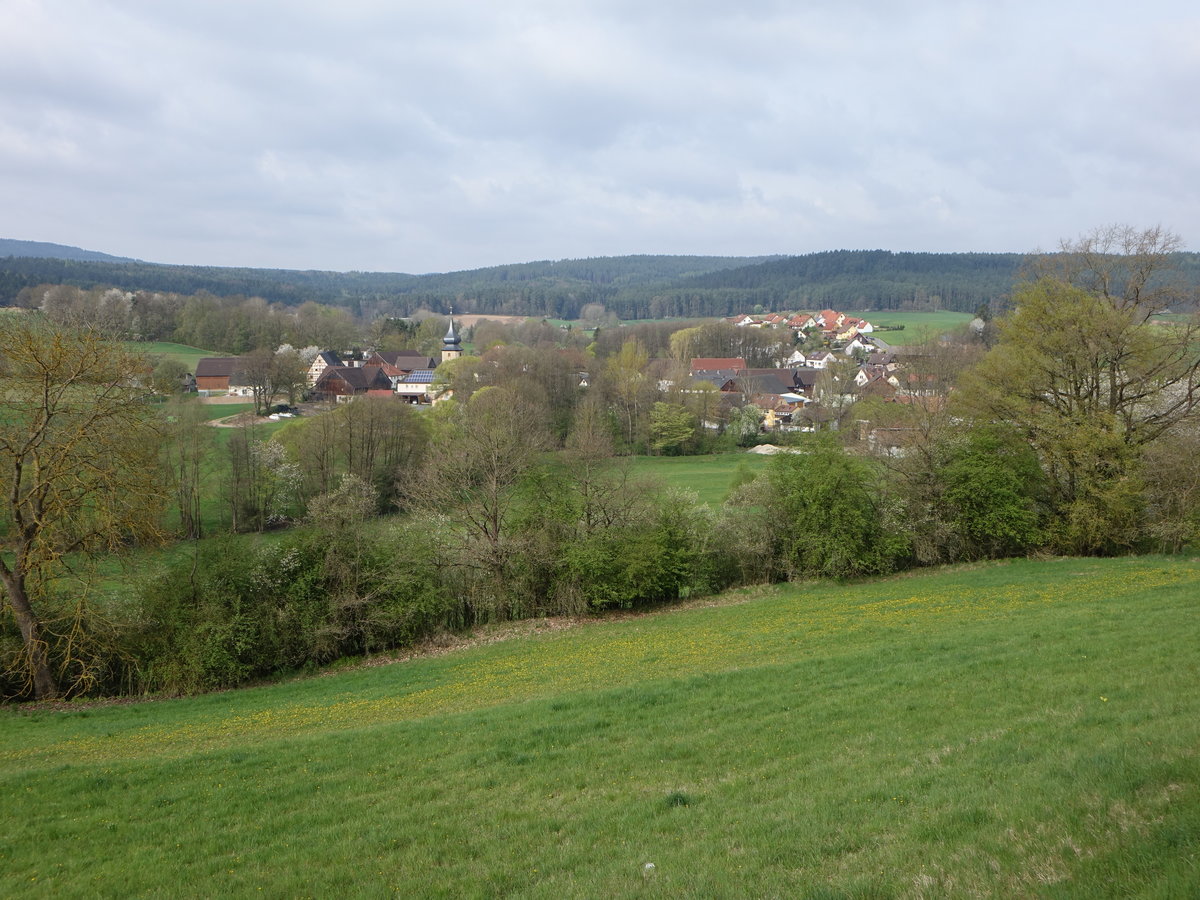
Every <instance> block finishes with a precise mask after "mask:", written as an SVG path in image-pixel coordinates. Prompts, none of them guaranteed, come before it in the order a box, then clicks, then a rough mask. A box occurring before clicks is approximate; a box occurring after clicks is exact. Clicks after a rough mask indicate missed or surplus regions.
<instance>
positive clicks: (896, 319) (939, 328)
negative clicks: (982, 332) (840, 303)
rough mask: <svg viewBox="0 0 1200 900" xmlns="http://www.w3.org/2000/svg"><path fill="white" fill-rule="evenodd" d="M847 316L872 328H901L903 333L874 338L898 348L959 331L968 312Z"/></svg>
mask: <svg viewBox="0 0 1200 900" xmlns="http://www.w3.org/2000/svg"><path fill="white" fill-rule="evenodd" d="M847 315H851V316H858V317H860V318H863V319H866V320H867V321H868V322H870V323H871V324H872V325H874V326H875V327H876V328H878V327H879V326H881V325H882V326H899V325H903V326H904V330H903V331H877V332H875V336H876V337H879V338H881V339H882V340H884V341H886V342H887V343H889V344H892V345H895V346H901V345H904V344H919V343H921V342H922V341H925V340H929V339H931V338H933V339H936V338H938V337H940V336H941V335H942V334H945V333H946V332H947V331H953V330H955V329H957V328H962V327H963V326H964V325H966V324H967V323H968V322H970V321H971V319H973V318H975V317H974V316H972V315H971V314H970V313H960V312H946V311H939V312H894V311H886V312H850V313H847Z"/></svg>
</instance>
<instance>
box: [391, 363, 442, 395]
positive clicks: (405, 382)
mask: <svg viewBox="0 0 1200 900" xmlns="http://www.w3.org/2000/svg"><path fill="white" fill-rule="evenodd" d="M433 378H434V373H433V367H432V366H431V367H429V368H424V369H413V370H412V371H411V372H409V373H408V374H406V375H404V376H403V377H402V378H401V379H400V380H399V381H398V382H396V387H395V391H396V396H397V397H399V398H400V399H401V400H403V401H404V402H405V403H431V402H433V397H434V394H435V391H434V387H433Z"/></svg>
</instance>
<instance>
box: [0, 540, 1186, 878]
mask: <svg viewBox="0 0 1200 900" xmlns="http://www.w3.org/2000/svg"><path fill="white" fill-rule="evenodd" d="M1197 597H1200V560H1196V559H1172V558H1165V557H1143V558H1125V559H1115V560H1093V559H1061V560H1054V561H1020V562H1012V563H1008V564H990V565H980V566H970V567H960V568H952V569H945V570H940V571H935V572H931V573H925V574H920V575H916V576H908V577H897V578H889V579H883V580H878V581H871V582H865V583H861V584H854V585H835V584H799V585H785V586H779V587H773V588H758V589H752V590H746V591H740V592H734V593H731V594H729V595H726V596H724V597H721V598H716V599H714V600H712V601H709V602H707V603H695V604H692V605H689V606H686V607H680V608H675V609H669V610H663V611H660V612H658V613H655V614H650V615H643V616H637V617H631V616H621V617H617V618H614V619H611V620H600V621H597V622H590V623H574V624H573V625H572V627H563V625H564V623H555V622H531V623H520V624H517V625H512V626H508V629H507V630H506V631H504V632H501V631H494V632H486V631H485V632H483V633H482V634H481V635H480V638H481V639H480V640H479V641H478V642H477V643H476V644H475V645H473V646H469V647H466V648H461V649H454V650H450V651H449V652H440V653H438V654H436V655H431V656H427V657H422V658H417V659H411V660H408V661H402V662H397V663H394V664H391V665H381V666H375V667H363V668H358V669H354V670H350V671H342V672H340V673H328V674H327V675H326V676H325V677H316V678H308V679H303V680H296V681H291V682H287V683H282V684H276V685H272V686H263V687H258V688H253V689H248V690H241V691H234V692H228V693H222V694H212V695H207V696H202V697H196V698H191V699H178V700H160V701H156V702H145V703H134V704H114V705H97V706H90V707H89V706H78V707H67V708H66V710H65V711H60V710H53V711H50V710H38V711H30V710H19V709H9V710H3V711H0V778H3V786H2V788H0V797H2V798H3V799H2V800H0V813H2V816H3V821H4V823H5V828H4V830H3V837H2V839H0V871H2V872H3V873H4V874H5V882H4V884H5V894H6V895H8V896H15V897H84V896H86V897H110V896H111V897H117V896H120V897H131V896H154V897H160V896H266V897H296V896H314V897H324V896H334V895H340V896H368V897H375V896H396V895H399V896H432V897H494V896H502V895H512V896H523V897H544V898H561V897H608V896H616V897H624V896H647V897H746V896H755V897H763V896H774V897H1014V896H1020V897H1028V896H1039V897H1041V896H1045V897H1104V896H1110V897H1116V896H1120V897H1127V896H1141V897H1163V898H1166V897H1194V896H1197V895H1200V857H1198V853H1200V691H1197V690H1196V685H1197V684H1200V627H1198V624H1197V623H1198V619H1197V611H1198V610H1197V605H1198V603H1200V601H1198V600H1197V599H1196V598H1197ZM501 637H505V638H506V639H504V640H500V639H499V638H501Z"/></svg>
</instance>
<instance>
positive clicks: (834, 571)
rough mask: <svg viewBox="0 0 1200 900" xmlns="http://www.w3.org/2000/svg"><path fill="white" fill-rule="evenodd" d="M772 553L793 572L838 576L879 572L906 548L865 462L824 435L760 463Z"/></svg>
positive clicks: (887, 568)
mask: <svg viewBox="0 0 1200 900" xmlns="http://www.w3.org/2000/svg"><path fill="white" fill-rule="evenodd" d="M760 497H762V499H763V501H764V507H765V509H764V514H765V515H766V517H767V520H768V522H769V523H770V527H771V529H772V530H773V531H774V536H775V544H776V547H777V548H778V549H777V552H778V554H779V558H780V560H781V562H782V563H783V564H784V567H785V568H786V570H787V571H789V572H790V573H792V574H799V575H820V576H825V577H832V578H845V577H851V576H858V575H870V574H877V573H881V572H887V571H890V570H891V569H893V568H895V566H896V564H897V562H898V560H900V559H901V558H902V557H904V556H905V555H906V554H907V553H908V540H907V537H906V536H905V535H904V534H902V533H901V532H900V530H899V529H897V528H895V527H893V524H894V523H892V522H891V521H890V519H891V518H892V517H891V515H890V514H889V512H890V511H889V510H888V508H887V502H888V501H887V498H886V495H885V494H884V492H883V491H882V489H881V484H880V479H879V477H878V473H877V472H876V471H875V470H874V469H873V468H872V466H871V465H870V463H868V462H866V461H864V460H861V459H856V458H855V457H852V456H849V455H847V454H846V452H845V451H844V450H842V448H841V447H840V446H838V445H837V444H836V443H835V442H834V441H833V440H832V439H831V438H829V437H828V436H821V437H820V439H817V440H813V441H810V442H808V443H807V444H806V445H805V449H804V452H802V453H785V454H780V455H779V456H776V457H774V458H773V459H772V460H771V461H770V463H769V464H768V467H767V471H766V475H765V488H764V491H763V493H762V494H760Z"/></svg>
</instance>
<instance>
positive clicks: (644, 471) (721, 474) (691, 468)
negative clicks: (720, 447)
mask: <svg viewBox="0 0 1200 900" xmlns="http://www.w3.org/2000/svg"><path fill="white" fill-rule="evenodd" d="M766 461H767V457H765V456H760V455H759V454H757V453H718V454H713V455H709V456H638V457H635V458H634V460H633V471H634V473H635V474H638V475H650V476H653V477H655V478H660V479H662V481H663V483H664V484H666V485H667V486H668V487H676V488H684V489H687V490H692V491H695V492H696V494H697V495H698V496H699V498H700V502H701V503H707V504H708V505H709V506H714V507H715V506H720V505H721V503H722V502H724V500H725V498H726V496H728V494H729V489H730V488H731V487H732V486H733V483H734V481H735V479H737V478H738V476H739V475H740V474H742V473H743V472H748V473H750V474H752V475H753V474H758V473H759V472H761V471H762V467H763V465H764V464H765V463H766Z"/></svg>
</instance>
